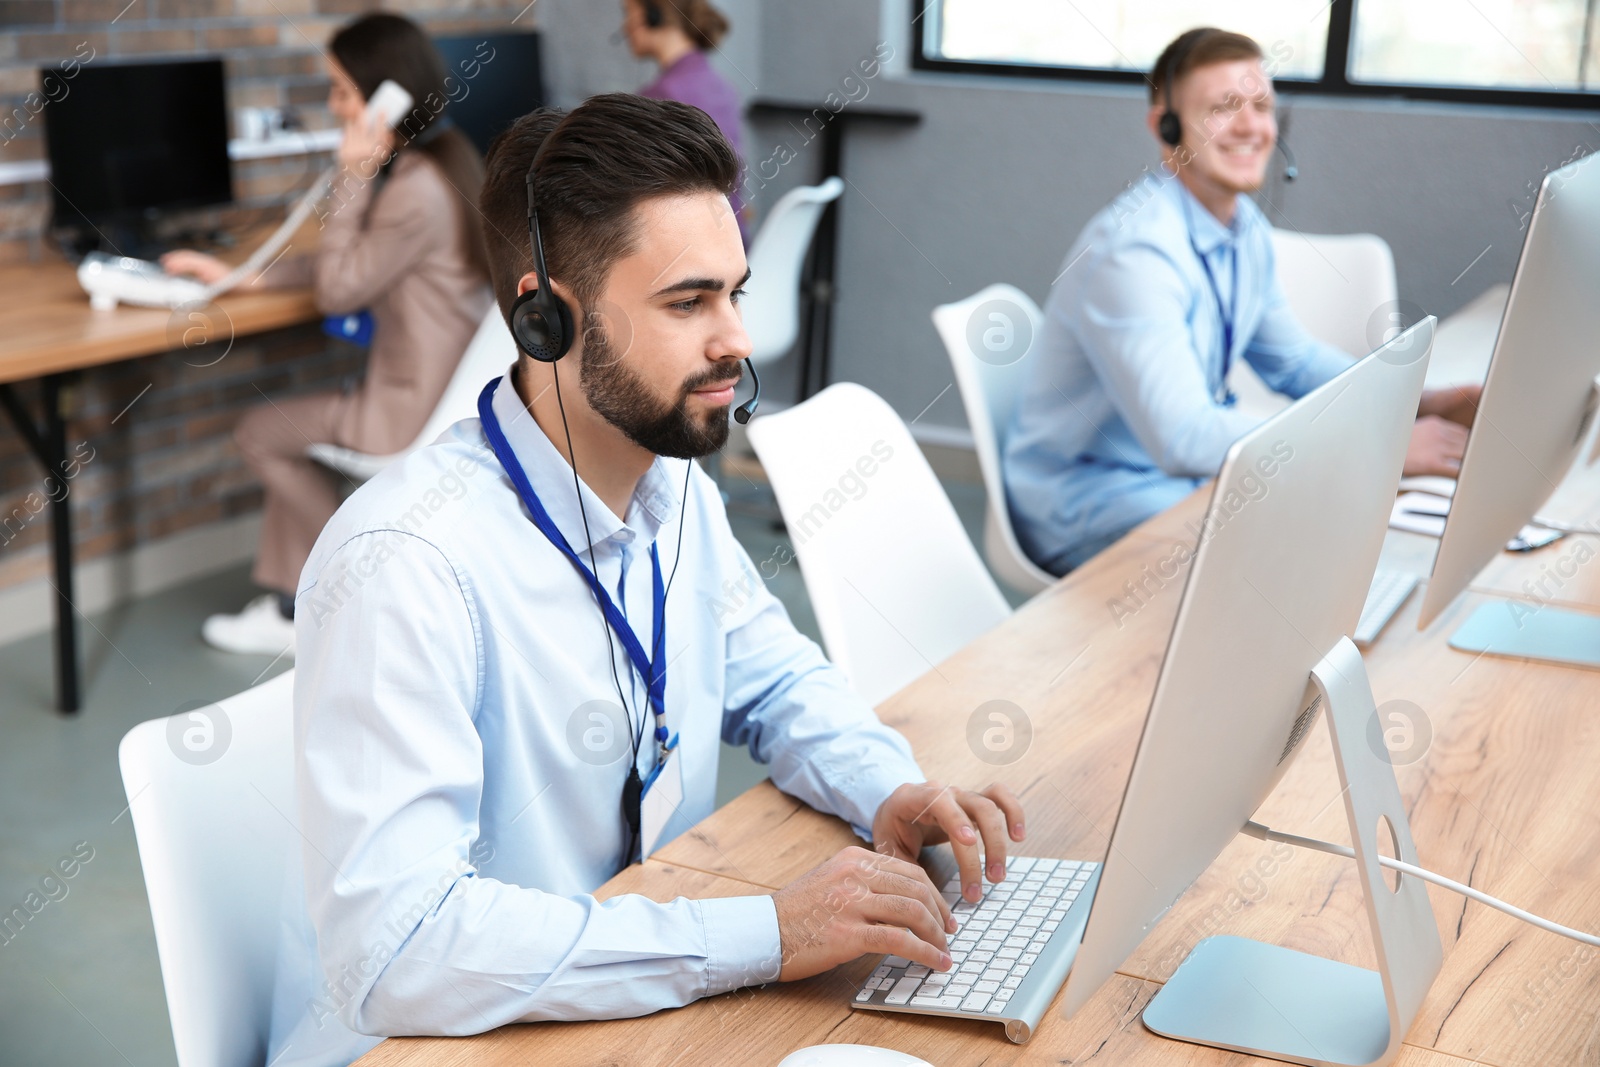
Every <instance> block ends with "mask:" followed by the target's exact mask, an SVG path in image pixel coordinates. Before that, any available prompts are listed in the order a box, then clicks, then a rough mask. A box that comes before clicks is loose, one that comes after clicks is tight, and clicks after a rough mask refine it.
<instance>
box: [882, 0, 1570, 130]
mask: <svg viewBox="0 0 1600 1067" xmlns="http://www.w3.org/2000/svg"><path fill="white" fill-rule="evenodd" d="M939 2H940V0H914V2H913V3H911V4H909V5H907V7H908V8H909V9H910V12H911V69H912V70H914V71H929V72H939V73H949V74H986V75H990V76H998V77H1007V78H1047V79H1050V80H1053V81H1072V82H1088V83H1096V82H1100V83H1109V84H1121V85H1145V84H1148V81H1149V79H1148V77H1147V75H1146V72H1145V71H1138V70H1114V69H1111V68H1109V67H1063V66H1053V65H1042V64H1036V63H1017V62H1002V61H986V60H970V59H945V58H943V57H940V56H930V55H928V53H927V41H926V36H925V34H924V27H922V26H920V25H918V23H919V22H920V21H921V20H922V17H923V15H925V14H927V13H928V12H929V11H930V10H931V9H932V8H933V6H934V5H936V4H938V3H939ZM1355 7H1356V0H1332V3H1331V4H1330V5H1329V10H1328V44H1327V50H1326V52H1325V53H1324V56H1323V68H1322V70H1323V73H1322V77H1321V78H1318V79H1314V80H1313V79H1306V78H1274V79H1273V84H1274V85H1275V86H1277V87H1278V88H1280V89H1285V90H1288V91H1290V92H1291V93H1295V94H1299V93H1306V94H1311V95H1320V96H1334V97H1343V98H1347V99H1349V98H1355V99H1361V98H1365V99H1390V100H1396V99H1398V100H1423V101H1435V102H1445V103H1458V104H1487V105H1493V106H1500V107H1515V108H1555V109H1561V110H1568V111H1573V110H1578V111H1600V90H1590V91H1587V92H1583V91H1576V90H1572V91H1568V90H1557V89H1506V88H1495V89H1479V88H1470V87H1464V86H1456V85H1389V84H1382V83H1378V82H1352V81H1351V80H1350V79H1349V77H1348V75H1347V74H1346V71H1347V70H1348V69H1349V65H1350V42H1351V39H1352V36H1353V33H1354V26H1355ZM1591 61H1600V56H1591Z"/></svg>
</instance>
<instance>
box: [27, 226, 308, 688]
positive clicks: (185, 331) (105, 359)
mask: <svg viewBox="0 0 1600 1067" xmlns="http://www.w3.org/2000/svg"><path fill="white" fill-rule="evenodd" d="M262 236H264V234H263V235H262ZM296 242H297V243H298V244H300V245H302V246H304V245H306V244H313V243H314V242H313V241H311V240H304V241H303V240H302V239H301V237H299V236H297V237H296ZM249 243H251V244H253V242H249ZM240 258H242V257H240ZM0 292H3V293H5V301H6V303H5V308H4V310H3V311H0V406H3V407H4V408H5V410H6V413H7V414H8V415H9V416H10V417H11V421H12V423H13V424H14V425H15V426H16V428H17V432H18V433H20V434H21V435H22V437H23V440H24V441H26V442H27V445H28V449H29V451H31V452H32V453H33V455H34V458H35V459H37V460H38V461H39V463H40V465H41V466H42V467H44V471H45V474H46V476H47V477H48V476H51V475H53V474H57V473H58V472H59V473H61V474H65V473H66V472H67V471H68V470H70V468H69V467H68V466H67V427H66V420H67V415H68V412H67V411H66V405H65V404H64V397H63V390H64V389H65V388H66V387H67V386H68V385H69V384H70V382H71V380H72V376H73V375H74V374H76V373H77V372H78V371H81V370H83V369H84V368H86V367H98V366H102V365H104V364H107V363H118V362H121V361H122V360H127V359H137V358H138V357H140V356H149V355H154V354H156V353H159V352H167V351H171V350H173V349H178V348H190V349H192V348H195V347H196V346H197V345H200V344H207V345H220V344H224V343H226V342H227V341H230V340H232V338H234V337H236V336H241V335H244V334H250V333H258V332H261V331H264V330H272V329H277V328H278V327H281V326H292V325H296V324H298V323H302V322H308V321H311V320H313V319H315V318H316V317H317V310H316V305H315V304H314V303H313V301H312V298H311V292H310V290H308V289H283V290H268V291H265V292H258V293H237V294H230V295H227V296H224V297H221V298H219V299H218V300H217V301H216V302H215V303H213V304H208V305H206V306H204V307H189V308H180V309H178V310H176V311H169V310H164V309H158V308H135V307H127V306H122V307H118V308H117V309H116V310H115V311H94V310H92V309H91V308H90V307H89V298H88V296H87V295H86V294H85V293H84V292H83V289H82V288H81V287H80V286H79V285H78V279H77V273H76V268H75V267H74V266H73V265H72V264H70V263H68V262H66V261H65V260H63V259H60V258H51V259H49V260H46V261H45V262H42V263H26V264H15V265H12V266H7V267H0ZM34 378H37V379H39V384H40V395H41V405H40V406H41V407H42V409H43V410H42V412H41V413H40V415H39V416H37V417H36V416H35V415H34V414H33V413H32V412H30V411H29V410H28V408H27V405H26V404H24V403H23V402H22V401H21V400H20V399H19V398H18V397H17V395H16V393H15V392H14V391H13V390H12V388H11V386H12V384H13V383H16V382H21V381H26V380H29V379H34ZM47 495H48V496H49V497H50V532H51V540H50V555H51V562H52V565H53V568H54V581H53V584H54V585H55V590H56V627H55V630H56V641H55V645H56V703H57V706H58V707H59V708H60V709H61V710H62V711H63V712H67V713H72V712H75V711H77V710H78V706H79V703H80V693H79V678H78V647H77V633H76V629H77V627H76V622H75V618H74V616H75V613H76V611H77V608H76V607H75V606H74V604H73V580H72V571H73V568H72V562H73V545H72V512H71V507H70V505H69V504H68V503H67V501H68V499H69V495H68V494H61V499H59V500H57V499H55V497H56V494H55V493H54V492H51V493H48V494H47Z"/></svg>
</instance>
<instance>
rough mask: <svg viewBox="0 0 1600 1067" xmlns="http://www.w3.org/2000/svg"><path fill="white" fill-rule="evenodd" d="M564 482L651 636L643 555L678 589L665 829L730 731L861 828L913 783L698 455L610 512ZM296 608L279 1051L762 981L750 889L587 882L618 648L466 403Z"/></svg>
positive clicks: (345, 523) (548, 465)
mask: <svg viewBox="0 0 1600 1067" xmlns="http://www.w3.org/2000/svg"><path fill="white" fill-rule="evenodd" d="M493 403H494V410H495V412H496V414H497V415H498V416H499V418H500V421H501V424H502V426H503V427H504V430H505V433H506V437H507V439H508V440H509V441H510V443H511V447H512V448H513V450H514V451H515V452H516V455H517V457H518V458H519V459H520V460H521V462H522V464H523V466H524V467H525V469H526V471H527V474H528V478H529V481H530V482H531V483H532V485H533V487H534V490H535V491H536V492H537V493H538V495H539V497H540V499H541V501H542V502H543V503H544V505H545V507H546V509H547V510H548V511H549V512H550V515H551V518H552V519H553V520H554V521H555V523H556V525H557V526H558V527H559V528H560V529H561V531H562V532H563V533H564V534H565V535H566V537H567V540H568V542H569V543H570V544H572V545H573V546H574V547H575V548H577V549H578V551H579V552H580V553H581V552H583V551H584V548H583V546H584V544H585V537H584V529H583V522H582V519H581V518H580V515H579V510H578V506H577V502H576V497H575V493H574V486H573V479H572V468H571V467H570V466H568V465H567V463H566V462H565V460H564V459H563V458H562V456H561V454H560V453H559V452H557V451H556V449H555V448H554V446H553V445H552V444H551V443H550V441H549V439H548V438H547V437H546V436H545V435H544V433H543V432H542V431H541V430H540V429H539V427H538V425H537V423H535V422H534V420H533V418H532V417H531V416H530V415H529V414H528V413H527V410H526V409H525V407H524V406H523V404H522V402H521V401H520V399H519V398H518V397H517V394H516V391H515V390H514V389H513V388H512V387H511V385H510V383H509V380H508V379H503V380H502V381H501V383H500V385H499V387H498V389H497V391H496V393H495V395H494V398H493ZM582 463H583V457H582V455H581V454H580V455H579V457H578V464H579V467H580V469H581V468H582ZM686 476H687V477H688V478H689V484H688V503H687V508H686V509H680V501H681V500H682V499H683V493H684V479H685V477H686ZM583 494H584V496H583V499H584V506H585V508H586V510H587V512H588V521H589V529H590V532H591V534H592V535H593V538H594V545H595V547H594V557H593V558H594V562H595V566H596V574H597V576H598V577H599V579H600V580H601V581H602V582H604V583H605V585H606V587H607V589H608V590H610V591H611V593H612V596H613V598H614V599H615V600H616V601H617V604H618V607H619V608H620V609H621V610H623V611H624V612H625V613H626V615H627V617H628V619H629V620H630V623H631V624H632V626H633V627H634V629H635V630H636V632H638V634H639V637H640V640H641V642H642V643H645V645H646V647H650V642H651V641H652V639H653V635H652V634H651V633H650V630H651V625H652V623H651V568H650V557H649V546H650V544H651V542H653V541H654V542H658V544H659V549H660V554H661V562H662V568H663V572H664V573H665V574H667V575H671V576H672V578H671V582H672V584H671V588H670V591H669V593H668V603H667V626H666V630H667V650H668V654H669V657H670V666H669V668H668V672H667V689H666V707H667V726H668V728H669V729H670V730H672V731H673V732H674V733H676V734H677V735H678V736H679V739H680V740H679V747H678V749H677V753H678V757H677V758H678V760H679V762H680V763H681V766H682V771H683V787H684V797H683V802H682V804H681V806H680V807H679V808H678V810H677V813H676V814H675V815H674V816H673V817H672V819H671V820H670V822H669V823H668V825H667V829H666V831H665V832H664V834H663V836H662V841H666V840H669V839H671V838H672V837H674V836H676V835H677V834H678V833H681V832H682V831H683V830H685V829H688V828H689V827H690V826H691V825H693V824H694V823H696V822H698V821H699V820H701V819H703V818H705V817H706V816H707V815H709V814H711V811H712V808H713V806H714V795H715V789H716V779H717V756H718V751H719V743H720V742H721V741H723V740H726V741H727V742H729V743H730V744H741V745H748V746H749V748H750V751H751V753H752V754H753V755H754V756H755V758H756V759H758V760H760V761H762V762H764V763H767V764H769V765H770V768H771V773H772V778H773V781H774V783H775V784H776V785H777V786H778V788H780V789H782V790H784V791H785V792H787V793H790V794H792V795H793V796H796V797H798V798H800V799H801V800H804V801H805V802H807V803H808V804H810V805H812V806H813V807H816V808H818V809H820V810H822V811H827V812H832V813H835V814H838V815H840V816H842V817H843V818H845V819H846V820H848V821H849V822H850V823H851V824H852V825H854V826H855V827H856V829H857V832H858V833H860V834H862V835H863V836H866V835H867V833H868V831H867V829H866V828H868V827H870V826H871V823H872V819H873V816H874V814H875V813H876V811H877V809H878V806H879V804H881V803H882V801H883V800H884V799H885V798H886V797H887V796H888V795H889V793H890V792H892V791H893V790H894V789H895V788H896V787H897V786H899V785H901V784H902V783H904V782H908V781H922V780H923V776H922V774H921V772H920V771H919V770H918V768H917V765H916V763H915V761H914V760H913V759H912V756H911V751H910V748H909V746H908V745H907V744H906V742H905V740H904V738H902V737H901V736H900V735H899V734H898V733H896V732H895V731H893V730H890V729H889V728H888V727H886V726H884V725H883V724H882V723H881V722H879V720H878V719H877V717H876V716H875V715H874V713H873V711H872V709H871V708H870V707H869V706H867V704H866V703H865V702H864V701H863V700H862V699H861V698H860V697H858V696H857V695H856V694H855V693H854V692H852V691H851V689H850V688H849V686H848V684H847V682H846V680H845V678H844V676H843V674H842V673H841V672H840V671H839V670H838V669H836V668H835V667H833V666H832V665H830V664H829V663H828V662H827V660H826V659H825V658H824V657H823V655H822V653H821V651H820V650H819V649H818V648H817V646H816V645H815V644H814V643H812V642H811V641H810V640H808V639H807V638H805V637H804V636H802V635H801V634H800V633H798V632H797V631H796V630H795V629H794V627H793V625H792V624H791V623H790V621H789V617H788V615H787V613H786V612H785V611H784V609H783V606H782V605H781V604H780V603H779V602H778V601H777V600H776V599H775V598H774V597H773V596H772V595H771V594H770V593H769V592H768V591H767V589H766V587H765V585H764V583H763V582H762V581H761V579H760V577H758V575H757V572H756V569H755V567H754V565H753V564H752V563H751V561H750V558H749V557H748V555H746V553H745V552H744V551H743V549H742V548H741V547H740V546H739V544H738V542H736V541H735V540H734V537H733V533H732V531H731V530H730V529H729V527H728V521H727V515H726V513H725V512H724V510H723V506H722V501H721V498H720V496H719V495H718V492H717V489H716V486H715V485H714V484H713V483H712V482H711V480H710V479H709V478H708V477H707V476H706V475H705V474H704V473H703V472H702V471H701V470H700V469H699V467H698V465H695V464H693V463H690V462H689V461H686V460H672V459H657V460H656V461H655V463H654V465H653V466H652V467H651V468H650V469H649V470H648V471H647V472H646V474H645V475H644V477H643V478H642V479H640V481H639V484H638V487H637V489H636V491H635V492H634V495H633V499H632V501H631V502H630V504H629V507H628V513H627V516H626V517H625V518H622V519H619V518H617V517H616V516H615V515H613V514H612V513H611V511H610V510H609V509H608V508H607V507H606V505H605V504H603V503H602V502H601V501H600V499H599V498H598V497H597V496H595V495H594V494H593V493H592V492H590V491H589V489H588V487H587V486H584V488H583ZM680 512H681V513H680ZM680 522H681V523H683V524H684V525H683V527H682V529H683V531H684V536H683V541H682V546H683V547H682V557H681V559H680V560H679V561H678V562H677V564H676V568H675V569H674V562H673V561H674V558H675V556H676V554H677V545H678V533H679V529H680V525H679V524H680ZM295 604H296V607H295V637H296V642H297V658H298V662H297V665H296V672H297V673H296V679H295V745H296V753H297V767H296V774H297V780H296V794H297V798H298V812H297V820H296V821H297V830H298V831H299V833H300V835H301V837H302V838H303V842H304V847H303V848H302V849H301V850H300V855H299V857H298V859H299V864H297V866H300V869H299V870H296V871H293V872H291V873H290V878H289V883H290V884H289V886H288V888H287V889H286V892H285V897H284V900H285V904H284V920H283V930H282V942H281V947H280V953H279V967H278V975H277V993H276V996H275V998H274V1010H273V1025H272V1039H271V1046H270V1049H269V1060H270V1062H272V1063H273V1067H290V1065H293V1064H317V1065H327V1064H334V1063H346V1062H348V1061H349V1060H350V1059H352V1058H354V1057H355V1056H358V1055H360V1054H361V1053H362V1052H364V1051H365V1050H366V1049H368V1048H370V1047H371V1046H372V1045H374V1044H375V1043H376V1039H375V1038H374V1037H370V1036H366V1035H398V1034H472V1033H479V1032H482V1031H485V1030H488V1029H491V1028H493V1027H496V1026H500V1025H502V1024H505V1023H512V1022H526V1021H534V1020H543V1019H607V1018H621V1017H627V1016H636V1015H644V1014H647V1013H649V1012H653V1011H657V1010H659V1009H662V1008H671V1007H677V1006H680V1005H683V1004H687V1003H689V1002H690V1001H693V1000H695V999H697V998H699V997H705V996H710V995H712V994H716V993H720V992H724V991H727V990H730V989H735V988H739V987H741V986H745V985H750V984H754V983H760V982H768V981H772V980H773V979H775V978H776V977H777V974H778V970H779V965H780V944H779V935H778V924H777V915H776V910H775V908H774V906H773V903H772V898H771V897H769V896H750V897H733V898H727V899H717V900H687V899H682V898H680V899H678V900H675V901H673V902H671V903H668V904H659V903H655V902H653V901H651V900H648V899H646V898H644V897H641V896H620V897H614V898H612V899H610V900H608V901H606V902H604V903H600V902H598V901H596V900H595V898H594V897H593V896H592V895H591V894H592V893H593V891H594V890H595V889H596V888H597V887H598V886H600V884H601V883H602V882H604V881H606V880H607V879H608V878H610V877H611V876H612V875H614V874H616V873H617V872H618V871H619V870H620V869H622V867H623V866H624V864H625V862H626V859H627V857H625V856H624V855H623V852H624V849H625V847H626V845H627V840H626V830H625V826H624V823H623V819H622V811H621V801H620V797H621V789H622V783H623V779H624V778H625V777H626V775H627V767H628V760H629V758H630V755H631V753H629V752H627V751H626V742H625V741H621V742H620V746H621V747H622V749H623V753H622V754H621V755H620V756H618V757H617V758H615V759H614V760H613V761H612V762H610V763H609V764H605V765H597V762H596V761H597V760H600V759H602V758H604V754H605V753H607V752H609V751H611V750H612V749H610V748H608V747H607V745H608V742H613V741H615V740H616V739H615V738H614V737H613V736H612V735H611V734H609V733H608V730H607V719H606V717H605V715H604V713H603V710H602V711H601V712H598V713H597V711H596V709H604V708H606V707H607V706H608V705H609V706H611V707H613V708H614V707H615V705H616V693H615V689H614V686H613V681H612V674H611V668H610V666H608V665H607V662H606V661H607V658H608V656H609V655H611V653H609V652H608V649H607V643H606V640H605V636H604V634H605V631H604V630H603V629H602V622H601V616H600V612H599V609H598V608H597V607H596V606H595V603H594V598H593V595H592V593H591V592H590V590H589V588H588V586H587V585H586V584H585V582H584V580H583V579H582V578H581V577H580V576H579V574H578V573H577V571H576V570H575V569H574V568H573V566H572V564H571V563H570V562H569V561H568V560H567V559H566V558H565V557H564V556H562V555H560V554H559V552H558V550H557V549H555V548H554V547H553V546H552V545H551V544H550V542H549V541H547V540H546V539H545V537H544V536H543V535H542V534H540V532H539V531H538V529H537V528H536V527H535V526H534V525H533V524H532V522H530V521H529V519H528V516H527V513H526V511H525V510H524V508H523V505H522V503H521V501H520V500H519V498H518V497H517V494H516V491H515V490H514V489H513V488H512V486H511V483H510V480H509V479H508V478H507V477H506V475H505V473H504V472H503V470H502V469H501V467H500V465H499V462H498V461H497V460H496V458H495V456H494V454H493V452H492V451H491V450H490V448H489V446H488V443H487V440H486V439H485V437H484V435H483V431H482V427H481V425H480V423H479V422H478V420H476V419H473V420H469V421H465V422H461V423H458V424H456V425H455V426H454V427H452V428H451V430H449V431H448V432H447V433H446V434H445V435H444V437H442V438H441V439H440V441H439V442H437V443H435V444H433V445H431V446H429V447H427V448H424V449H421V450H420V451H418V452H416V453H413V454H412V455H411V456H409V457H407V458H406V459H404V460H402V461H400V462H398V463H396V464H394V465H393V466H391V467H390V468H389V469H387V470H385V471H384V472H383V473H381V474H380V475H378V476H377V477H376V478H374V479H373V480H372V481H370V482H368V483H367V484H366V485H364V486H363V487H362V488H361V489H359V490H358V491H357V492H356V493H355V494H354V495H353V496H352V497H351V498H350V500H349V501H348V502H346V504H345V505H344V506H343V507H341V508H340V509H339V511H338V513H337V514H336V515H335V516H334V517H333V520H332V521H331V522H330V523H329V524H328V526H327V528H326V529H324V530H323V532H322V535H321V537H319V538H318V540H317V544H316V547H315V549H314V550H313V552H312V554H311V558H310V560H309V562H308V563H307V564H306V568H305V571H304V573H303V574H302V576H301V579H300V589H299V591H298V593H297V595H296V601H295ZM612 644H613V645H614V646H615V656H614V664H615V667H616V671H617V676H618V677H619V678H620V679H622V680H623V681H622V685H623V687H624V690H625V691H627V690H630V689H631V692H630V693H629V699H630V702H631V704H632V706H633V708H634V711H635V714H638V713H639V712H641V711H642V712H643V713H645V714H647V715H648V713H649V710H648V709H649V704H648V702H647V700H646V696H645V691H644V686H643V684H642V682H641V681H640V680H639V678H638V676H637V674H636V673H635V672H634V671H633V670H631V668H630V665H629V661H628V659H627V654H626V652H625V651H624V650H623V649H622V647H621V645H620V643H619V642H616V641H615V640H613V642H612ZM596 702H599V703H596ZM596 714H599V717H598V718H597V717H595V716H596ZM651 727H653V723H652V724H651V725H650V726H647V728H646V735H645V743H644V744H643V745H642V746H641V752H640V757H639V767H640V772H641V774H645V775H648V772H649V771H650V769H651V768H652V767H653V765H654V762H655V758H656V757H655V752H654V747H653V745H652V743H651V741H650V729H651ZM623 736H624V737H625V736H626V735H623ZM597 751H598V752H599V755H597ZM301 865H303V866H301ZM302 879H303V882H302ZM302 884H303V886H304V889H303V891H302V890H301V889H300V886H301V885H302Z"/></svg>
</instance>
